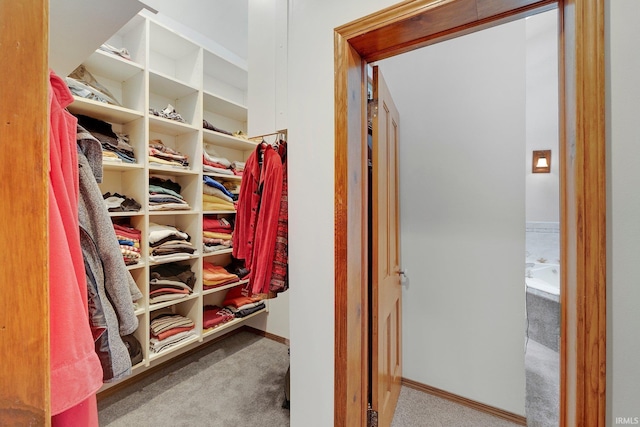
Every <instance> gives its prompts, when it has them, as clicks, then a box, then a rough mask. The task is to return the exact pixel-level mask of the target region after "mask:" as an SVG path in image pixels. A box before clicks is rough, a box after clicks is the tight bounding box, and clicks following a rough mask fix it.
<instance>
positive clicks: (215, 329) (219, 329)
mask: <svg viewBox="0 0 640 427" xmlns="http://www.w3.org/2000/svg"><path fill="white" fill-rule="evenodd" d="M266 312H267V309H266V308H263V309H262V310H258V311H256V312H255V313H251V314H249V315H248V316H245V317H241V318H236V319H233V320H230V321H228V322H225V323H223V324H221V325H219V326H215V327H213V328H210V329H205V330H203V331H202V338H208V337H210V336H213V335H216V334H218V333H219V332H222V331H224V330H225V329H229V328H231V327H233V326H235V325H237V324H238V323H244V322H246V321H247V320H248V319H251V318H252V317H255V316H257V315H259V314H262V313H266Z"/></svg>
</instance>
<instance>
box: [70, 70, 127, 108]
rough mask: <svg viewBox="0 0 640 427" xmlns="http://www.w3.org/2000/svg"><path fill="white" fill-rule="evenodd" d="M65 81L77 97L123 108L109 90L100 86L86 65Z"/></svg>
mask: <svg viewBox="0 0 640 427" xmlns="http://www.w3.org/2000/svg"><path fill="white" fill-rule="evenodd" d="M65 81H66V83H67V86H68V87H69V90H70V91H71V93H72V94H73V95H75V96H79V97H81V98H86V99H91V100H94V101H98V102H103V103H105V104H113V105H118V106H120V107H122V104H120V103H119V102H118V100H117V99H116V97H115V96H113V94H112V93H111V92H109V89H107V88H106V87H104V86H103V85H102V84H100V82H98V80H97V79H96V78H95V77H93V74H91V73H90V72H89V70H87V68H86V67H85V66H84V65H79V66H78V67H77V68H76V69H75V70H73V71H72V72H71V74H69V76H68V77H67V78H65Z"/></svg>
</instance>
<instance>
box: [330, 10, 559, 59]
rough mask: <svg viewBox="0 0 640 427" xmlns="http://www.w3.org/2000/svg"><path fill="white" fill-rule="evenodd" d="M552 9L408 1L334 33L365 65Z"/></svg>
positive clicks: (345, 26) (344, 26) (340, 28)
mask: <svg viewBox="0 0 640 427" xmlns="http://www.w3.org/2000/svg"><path fill="white" fill-rule="evenodd" d="M555 7H556V0H418V1H416V0H414V1H408V2H404V3H401V4H400V5H398V6H392V7H390V8H387V9H385V10H383V11H381V12H380V13H378V14H373V15H369V16H366V17H364V18H362V19H360V20H357V21H354V22H352V23H349V24H347V25H343V26H342V27H339V28H338V29H336V31H337V32H339V33H340V34H341V35H342V36H343V37H348V38H349V43H350V44H351V46H353V48H354V49H356V50H357V51H358V53H359V54H360V55H361V56H362V58H363V59H364V60H365V61H367V62H374V61H379V60H381V59H385V58H388V57H390V56H394V55H398V54H400V53H405V52H409V51H411V50H414V49H418V48H420V47H425V46H428V45H431V44H434V43H439V42H441V41H444V40H448V39H451V38H454V37H459V36H461V35H465V34H469V33H472V32H475V31H480V30H483V29H486V28H490V27H492V26H495V25H498V24H504V23H507V22H510V21H513V20H516V19H520V18H523V17H526V16H528V15H530V14H531V11H533V10H535V11H536V12H541V11H545V10H550V9H553V8H555Z"/></svg>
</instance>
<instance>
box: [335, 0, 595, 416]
mask: <svg viewBox="0 0 640 427" xmlns="http://www.w3.org/2000/svg"><path fill="white" fill-rule="evenodd" d="M483 1H484V2H494V5H493V6H492V5H490V4H488V3H484V4H482V8H483V11H485V12H483V13H486V11H487V10H500V11H501V12H500V13H499V14H498V15H495V16H483V17H482V18H480V17H478V19H477V20H476V21H472V22H469V23H466V24H464V25H462V26H458V27H452V28H450V29H444V30H442V29H441V27H439V28H440V29H441V31H440V32H439V33H436V34H426V35H425V33H421V32H420V31H419V30H418V29H419V28H420V26H415V25H414V26H413V28H414V30H416V31H415V32H409V33H410V37H406V35H403V34H398V37H397V39H396V40H394V41H393V42H391V43H388V45H386V47H385V45H382V44H380V43H381V41H380V40H376V38H377V37H379V36H380V35H381V34H383V32H384V28H385V27H386V26H388V25H393V26H394V28H396V29H397V31H398V33H402V31H403V29H406V28H412V27H411V21H412V20H413V21H416V20H417V21H423V22H427V21H428V18H427V17H426V16H424V15H428V14H429V13H431V12H432V10H433V9H437V8H438V7H444V6H446V7H447V8H451V7H454V6H455V5H460V7H461V8H463V9H466V7H468V3H467V2H468V0H408V1H405V2H402V3H400V4H398V5H395V6H392V7H389V8H386V9H383V10H381V11H380V12H378V13H374V14H372V15H368V16H365V17H364V18H362V19H359V20H356V21H353V22H352V23H349V24H347V25H343V26H341V27H339V28H337V29H336V32H335V41H336V42H335V71H336V96H335V115H336V119H335V124H336V133H335V138H336V139H335V149H336V171H335V174H336V175H335V177H336V192H335V201H336V214H335V220H336V226H335V236H336V237H335V244H336V248H335V268H336V284H335V286H336V289H335V295H336V313H335V316H336V317H335V319H336V341H335V345H336V349H335V387H336V388H335V425H336V426H345V425H349V426H363V425H364V423H363V422H362V421H359V422H355V423H349V424H346V422H347V420H351V419H353V420H359V419H361V418H357V417H358V415H357V414H356V413H360V414H362V413H364V412H365V409H366V403H363V404H360V405H358V399H355V400H353V401H350V399H349V398H348V392H347V390H348V389H349V388H348V387H347V384H349V387H355V386H353V383H354V382H357V381H360V382H361V384H362V383H364V382H366V373H365V374H363V373H362V366H361V364H362V361H363V360H366V359H365V358H364V357H363V358H361V359H360V360H352V359H351V355H352V354H351V353H350V350H348V348H347V345H348V344H352V342H350V341H348V340H347V337H348V336H349V334H350V333H352V331H351V328H357V327H359V326H358V325H359V323H358V322H355V321H354V319H353V308H354V307H356V306H357V304H359V303H361V302H362V301H363V300H365V299H366V295H362V294H361V293H359V292H360V291H361V292H366V288H365V287H364V285H366V277H365V278H364V279H363V277H364V276H362V275H351V274H349V273H348V270H347V268H354V266H357V265H359V263H360V262H361V261H362V253H365V254H366V245H364V244H363V243H364V241H363V240H359V238H357V236H354V235H353V230H354V229H355V230H362V228H363V227H364V226H366V224H362V223H361V222H360V221H363V219H362V215H361V210H359V209H357V208H356V207H354V204H353V199H358V198H359V197H362V195H361V194H358V185H360V184H361V183H358V182H357V177H356V178H353V176H357V174H358V171H359V170H361V169H362V167H363V164H364V162H365V160H363V159H361V161H362V164H359V165H358V164H356V165H354V164H353V160H354V159H353V157H349V156H350V154H348V153H350V152H349V150H350V149H353V147H351V146H350V145H354V144H355V145H356V146H357V145H358V142H357V138H353V135H352V134H351V133H350V131H349V130H347V129H350V127H352V126H354V123H356V122H358V121H360V122H361V123H364V119H363V112H362V111H359V110H358V109H353V110H352V109H350V102H351V99H352V98H351V97H352V96H353V95H354V93H355V92H356V91H357V90H358V88H361V87H362V86H363V85H364V84H366V78H365V77H363V78H362V80H361V81H360V82H353V83H352V82H351V80H350V77H349V70H350V68H353V67H354V65H355V64H358V63H359V64H360V66H364V61H365V60H368V61H371V60H375V59H382V58H388V57H391V56H394V55H397V54H400V53H404V52H407V51H409V50H413V49H415V48H418V47H422V46H425V45H428V44H432V43H435V42H438V41H442V40H446V39H449V38H453V37H457V36H459V35H463V34H468V33H470V32H472V31H476V30H479V29H484V28H488V27H490V26H493V25H498V24H501V23H504V22H508V21H509V20H513V19H519V18H523V17H525V16H528V15H531V14H533V13H537V12H538V11H541V10H547V9H549V8H552V7H555V3H554V2H551V1H540V2H528V1H524V2H523V1H520V0H477V3H476V5H480V3H481V2H483ZM498 3H499V4H498ZM523 4H525V6H523ZM557 4H559V6H560V17H561V26H560V28H561V30H560V31H561V33H560V42H561V45H560V55H561V58H560V64H561V69H560V104H561V105H560V112H561V113H560V129H561V136H560V162H561V168H560V169H561V171H560V177H561V211H562V215H561V254H562V255H561V256H562V263H563V265H565V266H566V267H563V277H562V279H561V283H562V284H561V286H562V295H561V299H562V304H561V306H562V309H561V310H562V312H561V315H562V324H561V356H560V361H561V367H560V371H561V387H560V388H561V392H560V399H561V401H560V407H561V408H560V417H561V418H560V425H561V426H562V427H564V426H573V425H582V426H591V425H593V426H595V425H604V423H605V405H606V398H605V382H606V373H605V369H606V365H605V362H606V361H605V352H606V348H605V343H606V312H605V310H606V301H605V289H606V283H605V273H606V263H605V256H606V241H605V240H606V234H605V231H606V222H605V221H606V217H605V212H606V187H605V167H604V166H605V163H604V153H605V138H604V123H605V121H604V118H605V114H604V17H603V16H604V14H603V9H604V0H580V1H578V0H560V1H559V3H557ZM461 13H462V12H461ZM405 26H406V27H405ZM425 27H426V28H427V33H428V25H427V26H424V25H423V26H422V27H421V28H425ZM421 37H423V38H422V39H421ZM356 38H357V46H355V44H356V42H355V39H356ZM372 46H373V47H372ZM356 158H357V156H356ZM352 174H356V175H353V176H352ZM351 179H353V180H354V181H356V182H355V183H354V182H351ZM347 221H348V222H349V227H346V224H347ZM349 230H351V231H352V234H347V231H349ZM354 237H356V238H355V239H354ZM358 245H359V247H360V252H361V253H354V250H353V249H354V248H355V247H358ZM350 316H351V317H350ZM361 332H362V333H363V334H366V326H362V327H361ZM359 342H363V339H362V338H360V340H359ZM351 351H352V352H354V354H357V353H358V352H357V351H353V349H352V350H351ZM347 356H349V357H347ZM349 390H350V389H349ZM360 401H361V400H360ZM347 402H349V403H353V404H347ZM352 417H353V418H352Z"/></svg>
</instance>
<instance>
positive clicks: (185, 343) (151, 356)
mask: <svg viewBox="0 0 640 427" xmlns="http://www.w3.org/2000/svg"><path fill="white" fill-rule="evenodd" d="M199 340H200V337H199V336H198V335H194V336H192V337H189V338H188V339H186V340H184V341H181V342H180V343H179V344H177V345H175V346H173V347H170V348H168V349H166V350H162V351H161V352H160V353H154V352H152V351H150V352H149V361H150V362H151V361H153V360H156V359H159V358H161V357H163V356H166V355H168V354H171V353H173V352H174V351H176V350H179V349H181V348H183V347H186V346H188V345H189V344H193V343H194V342H196V341H199Z"/></svg>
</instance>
